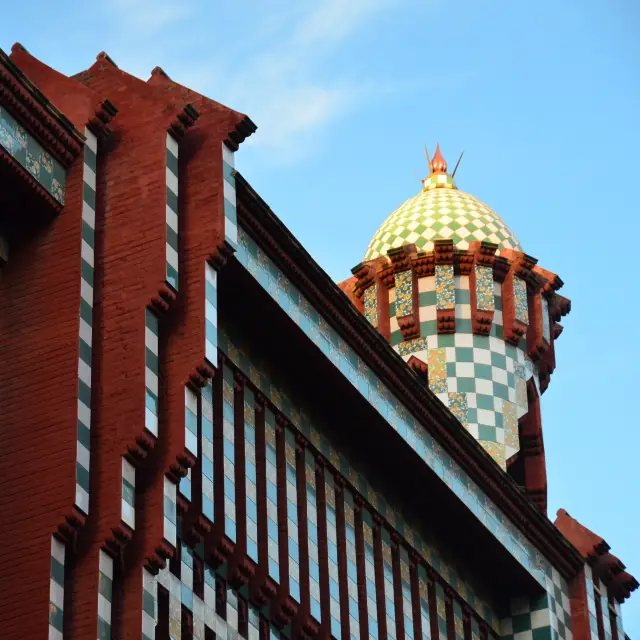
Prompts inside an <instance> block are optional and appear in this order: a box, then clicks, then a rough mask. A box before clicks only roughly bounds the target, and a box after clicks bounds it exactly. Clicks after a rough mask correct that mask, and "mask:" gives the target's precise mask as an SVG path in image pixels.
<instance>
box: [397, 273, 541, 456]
mask: <svg viewBox="0 0 640 640" xmlns="http://www.w3.org/2000/svg"><path fill="white" fill-rule="evenodd" d="M454 284H455V289H454V291H455V308H456V324H457V332H456V334H454V335H437V333H436V325H435V313H436V306H437V301H436V292H435V291H434V289H436V288H437V286H438V285H437V278H434V277H433V276H430V277H426V278H420V280H419V282H418V285H419V291H420V320H421V332H422V334H423V336H422V337H420V338H417V339H415V340H411V341H408V342H401V343H400V344H398V345H397V346H396V350H397V351H398V352H399V353H400V355H402V356H404V357H405V358H406V357H409V356H410V355H415V356H416V357H418V358H420V359H422V360H423V361H424V362H426V363H427V364H428V367H429V387H430V389H431V390H432V391H433V392H434V393H435V394H436V395H437V396H438V397H439V398H440V399H441V400H442V401H443V402H444V403H445V404H446V405H447V406H448V407H449V409H450V410H451V411H452V413H453V414H454V415H455V416H456V417H457V418H458V419H459V421H460V422H461V423H462V424H463V426H465V428H467V430H468V431H469V432H470V433H471V434H472V435H473V436H474V437H475V438H476V439H477V440H479V441H480V442H481V444H482V446H483V447H484V448H485V449H486V450H487V451H488V452H489V454H490V455H491V456H492V457H493V458H494V459H495V460H496V462H497V463H498V464H499V465H500V466H501V467H503V468H505V466H506V460H507V459H508V458H509V457H510V456H512V455H513V454H514V453H516V452H517V451H518V450H519V448H520V443H519V438H518V426H517V420H518V418H520V417H521V416H523V415H524V414H525V413H526V412H527V410H528V402H527V392H526V384H527V379H528V378H530V377H531V376H532V375H533V372H534V369H533V367H532V366H529V368H527V366H526V365H527V361H526V359H525V354H524V351H523V350H522V349H520V348H515V347H512V346H511V345H506V344H505V342H504V340H503V339H502V338H501V337H498V336H497V335H496V332H497V329H496V328H494V330H493V331H492V333H493V335H490V336H475V335H473V334H472V333H471V323H470V320H469V318H470V304H469V301H470V292H469V278H468V276H456V277H455V278H454ZM491 295H492V300H493V304H495V307H496V311H495V320H496V322H495V327H501V324H502V313H501V309H502V298H501V292H500V289H499V286H498V287H497V291H496V290H495V289H493V290H492V292H491Z"/></svg>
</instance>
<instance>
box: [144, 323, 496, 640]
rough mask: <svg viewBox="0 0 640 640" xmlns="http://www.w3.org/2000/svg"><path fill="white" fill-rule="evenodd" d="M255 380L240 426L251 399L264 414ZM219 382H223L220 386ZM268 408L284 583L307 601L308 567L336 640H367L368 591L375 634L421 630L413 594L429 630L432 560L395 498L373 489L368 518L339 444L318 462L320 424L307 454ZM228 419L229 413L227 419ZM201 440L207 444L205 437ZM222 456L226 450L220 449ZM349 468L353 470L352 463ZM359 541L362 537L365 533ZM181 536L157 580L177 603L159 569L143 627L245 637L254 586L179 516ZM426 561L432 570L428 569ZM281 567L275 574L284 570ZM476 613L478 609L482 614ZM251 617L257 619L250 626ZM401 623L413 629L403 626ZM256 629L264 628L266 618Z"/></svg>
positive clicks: (446, 618)
mask: <svg viewBox="0 0 640 640" xmlns="http://www.w3.org/2000/svg"><path fill="white" fill-rule="evenodd" d="M221 344H222V345H224V346H225V347H226V351H227V355H229V354H233V355H239V353H238V352H237V350H236V349H235V348H234V347H233V346H232V345H230V343H229V341H228V339H227V337H226V334H225V333H224V331H222V332H221ZM238 361H240V362H242V363H243V365H244V366H245V367H246V368H245V369H242V370H238V375H239V376H240V377H241V378H243V379H244V378H246V377H247V372H253V373H254V375H255V369H256V366H257V365H255V364H253V363H252V362H249V361H248V360H247V359H246V357H240V358H239V360H238ZM258 366H259V365H258ZM261 370H262V369H261ZM235 371H236V366H235V362H233V365H232V364H230V363H229V362H228V361H227V360H225V364H224V365H223V377H224V378H226V379H225V380H224V382H223V384H222V385H221V386H220V387H217V391H216V393H215V394H214V395H213V397H212V398H211V401H212V403H213V404H214V405H215V406H218V403H222V404H223V405H224V404H228V397H227V396H228V393H227V390H226V385H232V384H233V381H234V380H235ZM252 387H253V384H252V382H251V381H249V382H248V383H246V384H244V385H243V386H242V391H240V390H239V394H236V396H235V400H236V402H237V401H238V400H239V397H240V395H242V396H244V397H243V400H244V405H245V406H244V409H245V411H244V412H243V413H240V412H238V411H235V412H234V421H235V422H234V425H233V426H234V427H235V428H236V432H237V431H238V428H239V427H240V426H242V428H244V427H245V425H246V416H247V410H248V409H249V407H251V408H252V409H253V412H254V414H255V411H256V405H254V404H253V403H254V402H255V399H256V393H254V390H253V389H252ZM214 388H216V387H215V385H214ZM261 391H262V390H261ZM274 395H276V396H277V395H278V394H277V393H275V392H274V391H273V389H272V393H271V394H270V395H269V397H268V399H269V398H271V397H274ZM280 399H281V401H286V395H285V394H284V393H280ZM260 406H261V405H260ZM271 406H272V405H271ZM201 407H202V409H201V411H202V414H203V415H202V417H203V418H204V411H205V408H204V405H203V404H202V405H201ZM261 411H262V407H261ZM264 415H265V421H264V423H263V422H262V421H260V423H259V426H258V425H256V424H255V421H254V423H253V429H254V431H255V432H258V431H259V430H260V429H264V431H265V439H266V443H267V451H266V452H265V453H266V462H267V465H266V467H265V469H264V473H265V480H266V481H267V484H268V485H270V487H269V486H268V488H267V501H268V505H267V519H268V522H267V527H266V532H265V533H266V535H267V536H268V547H269V550H268V553H267V554H266V558H267V559H268V560H269V561H271V559H272V558H277V557H278V547H277V546H275V547H273V548H272V542H273V541H274V540H275V541H279V542H280V543H281V544H284V541H285V540H286V547H287V552H288V573H287V572H286V571H284V567H283V565H280V566H279V572H280V575H279V582H280V583H281V584H284V583H285V582H288V584H289V592H290V594H291V596H292V597H293V599H294V600H295V601H296V602H299V603H302V591H303V590H302V589H301V588H300V585H299V580H300V575H301V573H300V569H299V566H300V565H304V566H305V567H306V566H308V569H309V573H308V575H309V585H308V586H309V595H310V601H309V605H310V613H311V615H312V616H314V617H315V619H316V622H318V623H319V624H324V625H326V629H327V630H329V631H330V633H331V637H333V638H336V640H343V639H345V640H346V639H347V638H351V639H353V640H360V638H361V637H363V635H362V634H363V628H362V626H361V620H360V613H361V609H360V604H361V602H360V600H361V595H362V596H363V597H364V598H363V600H365V599H366V604H365V602H364V601H363V602H362V604H363V605H364V607H363V611H364V612H366V615H367V618H366V620H367V628H368V636H369V637H371V638H380V637H383V635H384V637H387V638H396V637H397V638H400V637H403V638H413V637H414V598H415V599H416V602H415V607H416V609H418V610H421V616H422V618H423V619H422V620H421V622H420V624H421V626H422V627H423V628H425V629H427V630H428V629H429V628H430V619H431V616H432V615H437V614H436V611H435V610H434V611H433V612H432V611H431V610H430V608H429V605H428V595H427V588H426V574H425V572H424V565H420V564H419V565H418V567H417V571H416V573H415V576H414V577H413V576H412V574H411V569H410V557H411V554H413V553H414V549H413V547H411V546H409V545H408V544H407V542H406V541H405V540H403V539H402V538H401V537H399V535H398V534H399V533H400V532H402V534H400V535H404V536H405V537H407V538H409V539H411V540H412V542H413V543H415V540H414V538H413V535H412V532H411V531H410V529H409V528H408V527H407V526H406V525H404V523H403V522H402V520H401V519H400V518H399V516H398V515H397V514H394V513H393V512H392V511H391V510H390V509H389V508H388V507H386V503H385V502H384V500H383V498H382V497H381V496H380V495H378V494H375V493H374V492H373V490H371V491H370V492H369V493H368V494H367V499H368V500H369V501H372V502H373V503H375V504H376V507H375V508H372V507H369V506H368V505H365V506H363V508H362V510H361V511H360V513H361V517H356V501H355V499H354V490H353V488H352V487H350V486H349V485H348V484H346V485H345V483H344V479H345V478H340V479H338V477H337V475H336V470H335V467H334V464H335V461H336V455H335V452H332V451H328V452H327V451H326V447H323V450H324V452H325V455H326V458H327V460H328V462H329V464H325V463H324V462H322V463H321V464H319V465H316V455H317V453H318V451H317V450H316V447H315V445H316V444H318V443H320V444H321V442H320V440H321V439H322V438H323V436H321V435H320V434H318V433H317V432H315V430H313V431H310V430H307V431H306V433H305V435H306V436H307V439H309V440H311V442H312V443H314V446H309V445H304V444H302V445H301V446H302V447H303V450H301V451H300V453H301V454H302V455H300V456H299V457H298V456H297V455H296V451H295V448H296V443H301V442H302V441H298V440H296V433H297V432H296V429H295V427H296V426H297V425H293V424H291V425H286V426H284V427H283V428H282V429H280V428H279V427H278V428H277V427H276V424H277V422H276V413H274V410H273V409H271V408H269V406H266V407H264ZM306 419H307V418H305V420H306ZM224 422H225V420H224V419H223V424H224ZM279 422H280V421H279V420H278V423H279ZM223 429H224V426H223ZM311 429H313V427H311ZM314 434H315V435H314ZM203 437H204V434H203ZM219 446H220V447H221V449H226V448H227V443H226V442H220V443H219ZM200 449H201V450H203V451H204V446H202V447H200ZM216 455H218V454H217V453H216ZM236 456H237V454H236V453H234V454H233V457H234V458H236ZM225 463H226V460H225ZM342 468H343V469H344V463H343V467H342ZM301 471H304V475H302V474H299V472H301ZM300 477H304V478H305V482H304V485H300V484H299V482H298V479H299V478H300ZM318 479H320V480H321V482H322V484H323V487H322V488H323V491H322V496H323V497H322V498H321V500H320V501H318V499H317V493H316V488H317V487H316V485H317V481H318ZM360 489H362V487H360ZM242 494H243V492H242V491H240V490H239V487H234V488H233V490H231V488H227V487H225V500H227V499H233V500H237V499H239V497H240V496H242ZM303 496H304V497H305V498H304V499H305V500H306V507H307V509H306V512H307V516H306V525H307V527H306V528H307V530H308V542H309V554H308V556H306V555H304V554H301V553H300V551H299V549H300V546H299V543H300V538H299V529H298V517H299V509H298V507H299V500H300V499H302V497H303ZM285 507H286V508H285ZM174 508H175V506H174V505H172V506H171V507H166V510H167V512H168V511H170V510H172V509H174ZM374 509H375V510H374ZM382 513H384V517H385V518H386V519H389V518H395V520H394V527H390V526H389V525H388V524H387V523H386V522H383V521H381V519H380V515H381V514H382ZM319 519H322V520H323V521H324V525H325V526H326V537H324V538H323V539H320V535H319V533H318V526H317V525H318V520H319ZM167 538H168V536H167ZM359 540H360V541H361V542H358V541H359ZM358 544H363V548H362V550H363V551H364V553H363V555H362V557H361V558H360V559H359V557H358ZM175 545H176V548H177V554H178V556H177V558H178V561H176V560H173V561H172V562H171V563H170V564H169V568H168V569H165V570H163V571H162V572H161V573H160V576H159V577H158V584H159V585H160V587H161V588H162V589H165V590H166V596H167V597H168V600H169V604H168V611H165V610H164V609H163V611H162V613H159V609H158V607H159V601H158V600H157V598H156V596H155V593H154V589H155V583H154V581H153V577H152V576H149V579H148V580H146V581H145V587H144V588H145V593H144V603H145V604H144V607H143V610H144V614H143V629H150V628H151V626H152V622H153V621H157V622H158V624H160V623H162V625H163V626H164V625H165V624H168V625H169V629H170V632H171V637H172V638H173V639H174V640H177V639H178V638H180V637H181V635H182V637H189V639H190V640H191V635H190V633H191V632H192V634H193V639H195V640H200V639H202V640H206V638H207V636H206V635H205V634H206V632H207V629H209V630H214V631H215V632H216V633H217V634H219V635H222V637H227V638H232V637H235V636H236V635H240V637H245V636H244V633H245V632H243V631H241V630H240V623H241V619H242V616H240V615H239V612H240V608H241V605H242V604H243V603H242V601H244V604H245V605H246V603H247V598H248V591H247V589H246V587H243V588H241V589H240V591H238V592H235V591H233V590H232V589H229V588H228V585H226V582H225V580H226V578H227V572H226V567H225V565H222V566H220V567H219V568H218V569H216V570H213V569H212V568H211V567H208V566H207V565H206V561H205V559H206V557H207V556H206V553H205V552H206V549H207V543H206V541H205V543H204V546H203V545H198V546H197V547H196V548H190V547H188V546H187V545H186V544H185V543H184V540H183V539H182V535H181V523H180V518H179V517H178V518H177V520H176V534H175ZM319 545H320V546H321V547H323V549H324V550H323V551H320V550H319V548H318V546H319ZM324 545H326V546H324ZM272 549H273V550H272ZM429 557H430V559H431V561H432V562H433V563H434V565H435V566H438V569H439V571H440V572H441V574H442V575H443V576H446V579H447V581H448V582H449V584H451V585H455V588H456V590H457V592H458V593H459V594H460V597H464V598H466V600H467V602H469V603H474V605H475V607H476V608H477V611H478V612H480V613H481V614H482V615H483V616H484V617H485V618H486V619H488V621H489V622H490V624H492V625H493V627H494V628H495V629H496V630H497V628H498V625H499V618H498V616H497V615H496V614H495V613H494V611H493V610H492V609H491V608H490V607H489V606H488V605H487V604H486V603H485V602H483V601H480V600H479V599H477V598H476V597H475V596H474V594H473V592H472V590H471V588H470V586H469V585H468V584H467V583H465V582H463V581H462V580H461V579H459V578H458V577H457V575H456V574H455V572H454V571H453V570H452V569H451V568H450V567H449V566H448V565H446V564H445V563H444V562H443V561H442V560H441V559H440V558H439V557H438V556H437V554H436V552H435V551H433V550H431V551H430V555H429ZM260 560H262V558H260ZM359 561H360V562H362V563H363V569H364V571H363V574H362V575H361V574H359V571H358V562H359ZM323 562H326V565H324V566H325V571H326V573H325V574H324V575H326V576H327V578H328V581H327V583H325V587H321V577H320V576H321V574H322V569H321V565H322V564H323ZM202 567H204V574H203V579H200V578H198V576H199V575H201V574H200V573H198V572H199V571H200V570H201V569H202ZM178 568H179V569H178ZM421 568H422V569H423V571H420V569H421ZM174 572H175V573H174ZM273 573H274V574H275V570H274V571H273ZM414 580H418V581H419V580H424V581H425V585H424V586H418V585H417V584H416V585H415V589H414V588H413V586H412V582H413V581H414ZM439 580H440V579H439V578H436V582H437V584H440V582H439ZM203 581H204V584H203ZM296 583H298V584H296ZM216 586H217V592H218V596H219V594H220V589H221V588H222V589H225V593H226V609H225V610H224V612H221V601H220V598H219V597H218V599H217V602H216V597H215V588H216ZM323 588H326V592H325V594H324V597H326V598H327V600H326V603H327V605H328V606H327V609H326V611H324V612H323V610H322V607H321V601H322V598H323V596H322V595H321V590H322V589H323ZM147 593H148V595H147ZM439 593H440V594H442V593H443V592H442V589H440V590H439ZM421 594H422V595H421ZM453 601H454V602H455V603H457V606H458V610H461V606H462V600H460V599H459V596H457V595H454V596H453ZM434 603H435V600H434ZM442 607H443V604H442V605H441V607H440V610H438V611H440V613H441V615H442V616H443V619H442V621H441V622H440V623H439V624H440V626H442V628H443V629H445V630H446V627H447V624H450V625H451V624H454V618H453V613H452V612H447V611H445V610H444V609H443V608H442ZM185 609H186V610H188V611H189V612H190V616H188V617H190V620H191V621H190V623H188V624H187V627H188V628H189V629H190V630H192V631H190V632H188V633H187V635H186V636H185V622H184V615H183V616H182V622H181V611H182V613H183V614H184V611H185ZM258 613H259V614H260V615H261V616H264V617H265V618H268V617H269V615H270V610H269V607H265V608H263V609H262V610H261V611H260V612H257V611H253V613H252V612H251V609H250V611H249V617H250V618H251V616H255V617H256V618H257V616H258ZM165 616H166V617H165ZM325 616H326V617H325ZM159 618H162V620H159ZM474 619H476V618H475V617H474ZM476 622H477V623H478V625H479V624H480V620H479V618H478V619H477V620H476ZM379 625H380V626H379ZM249 626H250V627H251V625H249ZM402 628H403V629H404V633H400V631H401V629H402ZM255 629H257V624H256V625H255ZM383 630H384V634H383ZM145 633H146V632H145ZM225 634H226V635H225ZM382 634H383V635H382ZM147 635H148V634H147ZM145 637H147V636H145ZM149 637H153V636H149ZM274 637H275V636H274ZM279 637H291V638H293V637H296V636H295V633H294V632H293V631H292V627H290V626H289V625H288V626H286V627H285V629H284V630H282V632H280V635H279ZM364 637H366V636H364ZM422 637H426V638H429V637H430V636H429V635H428V633H427V635H425V636H423V635H422V634H420V635H419V636H418V638H422ZM416 640H417V639H416Z"/></svg>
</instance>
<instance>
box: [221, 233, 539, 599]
mask: <svg viewBox="0 0 640 640" xmlns="http://www.w3.org/2000/svg"><path fill="white" fill-rule="evenodd" d="M236 255H237V258H238V261H239V262H240V263H241V264H242V265H244V266H245V267H246V269H247V270H248V271H249V273H250V274H252V275H253V276H254V277H255V279H256V280H257V281H258V282H259V283H260V285H261V286H262V287H263V288H264V289H265V290H266V291H267V292H268V293H269V295H270V296H271V297H272V298H273V299H274V300H275V301H276V302H277V303H278V304H279V305H280V306H281V307H282V309H283V310H284V311H285V312H286V313H287V314H288V315H289V316H290V317H291V318H292V319H293V320H294V322H295V323H296V324H297V325H298V326H299V327H300V329H301V330H302V331H303V332H304V333H305V334H306V335H307V336H308V337H309V339H310V340H311V341H312V342H313V343H314V344H315V345H316V346H317V347H318V348H319V349H320V350H321V351H322V352H323V353H324V354H325V356H326V357H327V358H329V360H330V361H331V362H332V363H333V364H334V365H335V366H336V367H337V368H338V369H339V370H340V372H341V373H342V374H343V375H344V376H345V378H346V379H347V380H348V381H349V382H350V383H351V384H352V385H353V386H354V387H355V388H356V389H357V390H358V391H359V392H360V393H361V394H362V396H363V397H364V399H365V400H366V401H367V402H369V403H370V404H371V406H373V407H374V408H375V409H376V410H377V411H378V412H379V413H380V415H381V416H382V417H383V418H384V419H385V420H387V422H388V423H389V425H390V426H391V427H392V428H393V429H394V430H395V431H397V432H398V433H399V434H400V436H401V437H402V438H403V439H404V440H405V441H406V442H407V444H408V445H409V446H410V447H411V448H412V449H414V451H416V453H417V454H418V455H419V456H420V457H421V458H422V460H423V461H424V462H425V463H426V464H428V465H429V466H430V467H431V468H432V469H433V470H434V471H435V472H436V474H437V475H438V476H440V477H441V478H442V480H443V481H444V482H445V483H446V484H447V485H448V486H449V487H450V488H451V490H452V491H453V492H454V493H455V494H456V495H457V496H458V497H459V498H460V499H461V500H462V501H463V503H464V504H465V505H466V506H467V507H468V508H469V509H470V510H471V511H472V513H474V515H475V516H476V517H477V518H478V519H479V520H480V521H481V522H482V524H483V525H484V526H485V527H487V529H489V531H490V532H491V533H492V534H493V535H494V536H495V537H496V538H497V539H498V540H499V541H500V542H501V544H502V545H503V546H504V547H505V548H506V549H508V550H509V552H510V553H511V554H512V555H513V556H514V557H515V558H516V559H517V560H518V562H520V564H521V565H522V566H523V567H524V568H525V569H526V570H527V571H528V572H529V573H530V574H531V575H532V576H533V577H534V578H535V579H536V580H537V581H538V583H539V584H540V585H541V586H543V587H545V588H546V586H547V585H546V580H547V577H548V576H551V565H550V563H549V562H548V561H547V560H546V558H544V556H543V555H542V553H540V551H538V550H537V549H536V548H535V547H534V546H533V545H532V544H531V543H530V542H529V541H528V540H527V539H526V538H525V537H524V536H523V535H522V533H521V532H520V531H519V530H518V529H517V528H516V527H515V526H514V525H513V524H512V523H511V522H510V521H509V520H508V519H507V518H506V517H505V516H504V515H503V514H502V513H501V511H500V509H498V508H497V507H496V506H495V505H494V504H492V503H491V502H490V501H489V500H488V499H487V497H486V496H485V495H484V494H483V492H482V491H481V490H480V488H479V487H478V486H477V485H476V484H475V483H474V482H473V481H472V480H471V479H470V478H469V477H468V476H467V475H466V473H465V472H464V471H463V470H462V469H461V468H460V467H459V466H458V464H457V463H456V462H455V461H454V460H453V459H452V458H451V457H450V456H449V454H448V453H446V452H445V451H444V450H443V449H442V447H440V445H439V444H438V443H437V442H435V440H434V439H433V438H432V436H431V435H430V434H429V433H427V431H426V430H425V429H424V428H423V427H422V425H421V424H420V423H419V422H418V421H417V420H416V419H415V418H414V417H413V416H412V415H411V414H410V413H409V412H408V411H407V409H406V408H405V407H404V406H403V405H402V404H401V403H400V401H399V400H398V399H397V398H395V397H394V396H393V394H392V393H391V392H390V391H389V390H388V389H386V387H385V386H384V384H383V383H382V382H381V381H380V380H379V379H378V378H377V376H376V375H375V373H374V372H373V371H372V370H371V369H370V368H369V367H368V366H367V365H366V364H365V363H364V362H363V361H362V360H361V359H360V358H359V356H358V355H357V354H356V353H355V352H354V351H353V350H352V349H351V347H350V346H349V345H348V344H347V343H346V342H345V341H344V340H343V339H342V338H341V337H340V336H339V335H338V334H337V332H336V331H335V330H334V329H333V328H332V327H330V326H329V325H328V323H327V322H326V321H325V320H324V318H322V316H320V314H319V313H318V312H317V311H316V310H315V309H313V308H312V306H311V305H310V304H309V302H308V301H307V300H306V299H305V298H304V296H303V295H302V294H301V293H300V292H299V291H298V290H297V289H296V288H295V287H294V286H293V285H292V284H291V283H290V282H289V281H288V280H287V278H286V277H285V276H284V274H283V273H282V272H281V271H280V270H279V269H278V268H277V267H276V266H275V265H274V264H273V262H272V261H271V260H270V259H269V258H268V256H267V255H266V254H265V253H264V252H263V251H262V250H261V249H260V248H259V247H258V246H257V245H256V243H255V242H254V241H253V240H252V239H251V237H250V236H249V235H248V234H247V233H246V232H245V231H244V230H243V229H240V230H239V246H238V251H237V254H236ZM438 337H440V336H438ZM503 344H504V343H503ZM505 355H506V352H505ZM516 357H517V356H516ZM232 358H233V356H232ZM512 359H513V358H512ZM255 373H256V380H254V379H253V378H252V381H254V382H255V383H256V384H257V386H258V387H259V388H263V386H264V387H266V388H267V389H269V387H270V382H269V381H268V380H262V379H261V374H260V372H259V371H256V372H255ZM514 373H515V363H514ZM274 392H275V394H274V395H273V396H272V395H271V390H270V389H269V391H268V392H267V393H268V397H271V398H272V401H274V404H276V405H282V407H283V408H281V410H282V411H283V412H284V413H285V414H289V413H290V412H291V410H292V408H293V407H292V405H291V402H290V400H287V401H281V400H280V399H279V398H278V393H279V392H278V391H277V390H275V389H274ZM274 398H275V400H274ZM294 422H298V421H296V420H295V419H294ZM327 453H329V452H327ZM333 457H334V458H335V459H336V464H338V465H339V460H340V456H338V454H337V453H334V454H333ZM341 473H344V474H345V476H346V477H352V476H353V475H354V471H353V469H351V468H347V469H345V470H344V471H342V470H341ZM362 480H363V478H362V477H361V476H357V477H355V478H354V486H355V487H356V488H358V489H359V490H360V487H359V485H360V483H361V482H362ZM362 493H363V495H367V493H366V489H365V490H364V491H362Z"/></svg>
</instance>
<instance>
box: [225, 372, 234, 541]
mask: <svg viewBox="0 0 640 640" xmlns="http://www.w3.org/2000/svg"><path fill="white" fill-rule="evenodd" d="M233 384H234V378H233V370H232V369H231V367H229V366H228V365H224V367H223V372H222V440H223V451H224V454H223V455H224V532H225V534H226V536H227V537H228V538H229V540H231V541H232V542H235V541H236V522H237V521H236V472H235V468H236V462H235V398H234V392H233Z"/></svg>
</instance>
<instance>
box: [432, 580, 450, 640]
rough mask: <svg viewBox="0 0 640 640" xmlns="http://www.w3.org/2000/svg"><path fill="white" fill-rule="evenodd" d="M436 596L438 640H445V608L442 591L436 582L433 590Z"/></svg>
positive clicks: (447, 634)
mask: <svg viewBox="0 0 640 640" xmlns="http://www.w3.org/2000/svg"><path fill="white" fill-rule="evenodd" d="M435 594H436V615H437V616H438V640H447V639H448V638H449V633H448V631H447V607H446V603H445V599H444V589H443V588H442V585H441V584H440V583H439V582H437V583H436V588H435Z"/></svg>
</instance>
